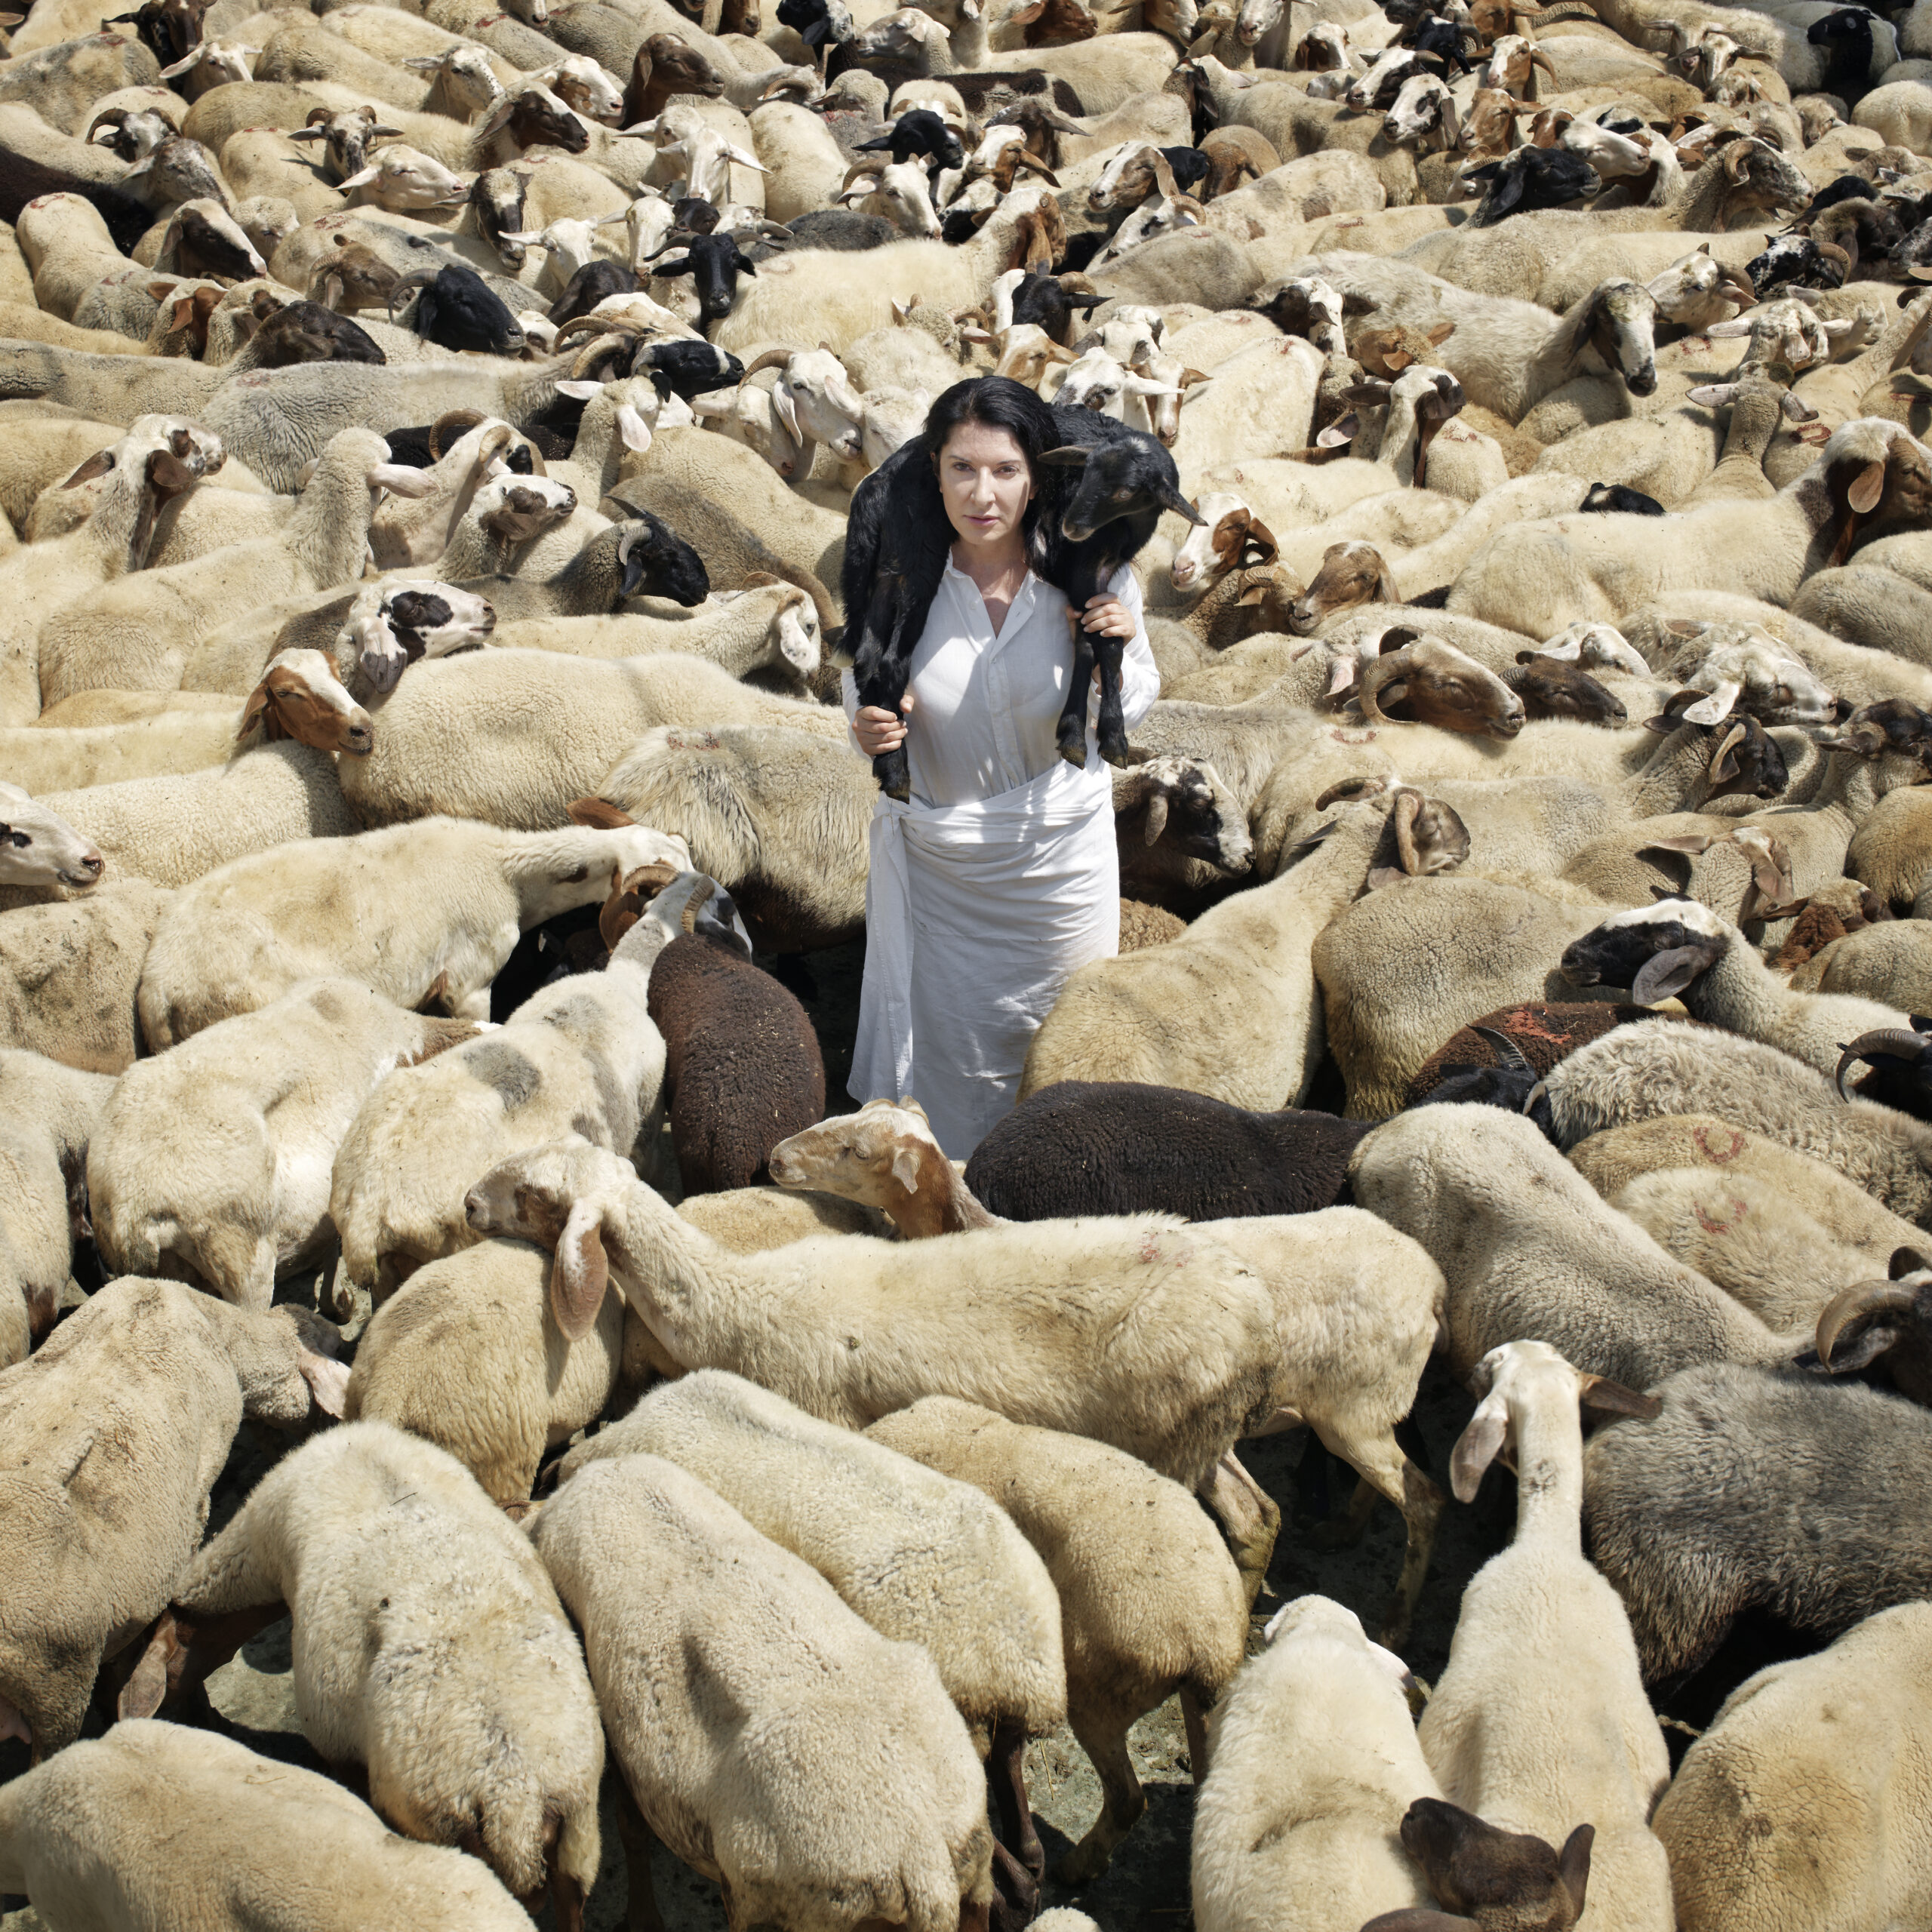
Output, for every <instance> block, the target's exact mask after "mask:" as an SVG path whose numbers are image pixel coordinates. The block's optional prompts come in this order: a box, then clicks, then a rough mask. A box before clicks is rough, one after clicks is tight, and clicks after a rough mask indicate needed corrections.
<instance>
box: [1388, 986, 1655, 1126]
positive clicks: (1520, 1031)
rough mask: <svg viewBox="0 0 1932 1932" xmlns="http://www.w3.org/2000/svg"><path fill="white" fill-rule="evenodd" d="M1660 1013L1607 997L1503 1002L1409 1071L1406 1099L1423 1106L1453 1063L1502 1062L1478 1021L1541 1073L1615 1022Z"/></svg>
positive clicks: (1487, 1064)
mask: <svg viewBox="0 0 1932 1932" xmlns="http://www.w3.org/2000/svg"><path fill="white" fill-rule="evenodd" d="M1655 1017H1657V1016H1656V1015H1654V1014H1652V1013H1651V1011H1650V1009H1649V1008H1647V1007H1641V1006H1617V1005H1613V1004H1611V1003H1610V1002H1609V1001H1607V1000H1593V1001H1574V1002H1571V1001H1564V1002H1561V1003H1559V1002H1558V1001H1553V1000H1532V1001H1528V1002H1527V1003H1525V1004H1519V1005H1516V1006H1500V1007H1498V1008H1497V1009H1496V1011H1494V1012H1493V1013H1485V1014H1483V1015H1482V1017H1481V1018H1480V1019H1477V1020H1471V1021H1470V1022H1469V1024H1468V1025H1467V1026H1460V1027H1458V1028H1457V1029H1456V1031H1455V1032H1453V1033H1451V1035H1449V1037H1448V1038H1447V1039H1446V1040H1444V1041H1443V1043H1442V1044H1441V1046H1439V1047H1438V1048H1436V1050H1435V1052H1433V1053H1432V1054H1430V1055H1429V1057H1428V1059H1426V1060H1424V1061H1423V1063H1422V1065H1421V1066H1420V1067H1418V1068H1417V1069H1416V1071H1415V1072H1414V1073H1413V1074H1411V1075H1410V1076H1409V1084H1408V1088H1407V1092H1406V1093H1405V1094H1404V1097H1403V1100H1402V1104H1403V1105H1404V1106H1407V1107H1419V1106H1422V1105H1423V1103H1424V1102H1425V1101H1426V1100H1428V1098H1429V1096H1430V1095H1431V1094H1433V1093H1434V1092H1435V1090H1436V1088H1438V1087H1439V1086H1440V1085H1441V1084H1442V1077H1443V1075H1444V1074H1445V1073H1447V1072H1448V1070H1449V1069H1450V1068H1451V1067H1452V1066H1500V1064H1501V1063H1500V1061H1499V1060H1497V1056H1496V1049H1495V1048H1494V1046H1492V1045H1491V1044H1490V1042H1489V1041H1487V1040H1485V1039H1484V1038H1482V1036H1481V1035H1480V1034H1478V1032H1476V1030H1475V1029H1477V1028H1478V1026H1487V1027H1490V1028H1491V1029H1494V1031H1495V1032H1499V1033H1506V1034H1508V1035H1509V1038H1511V1039H1512V1041H1515V1044H1516V1047H1517V1049H1518V1051H1519V1052H1521V1054H1522V1056H1523V1057H1524V1059H1525V1060H1527V1061H1528V1062H1529V1063H1530V1064H1531V1066H1533V1067H1534V1068H1535V1069H1536V1070H1537V1073H1538V1074H1539V1075H1541V1074H1545V1073H1547V1072H1549V1069H1551V1068H1552V1066H1555V1064H1556V1063H1557V1062H1558V1060H1567V1058H1568V1057H1570V1055H1571V1054H1573V1053H1574V1052H1575V1051H1577V1048H1579V1047H1581V1046H1586V1045H1588V1044H1589V1042H1590V1041H1592V1040H1595V1039H1599V1038H1601V1037H1602V1036H1603V1035H1604V1034H1605V1033H1607V1032H1609V1031H1610V1030H1611V1028H1612V1027H1613V1026H1622V1025H1623V1024H1624V1023H1625V1022H1626V1020H1650V1019H1653V1018H1655Z"/></svg>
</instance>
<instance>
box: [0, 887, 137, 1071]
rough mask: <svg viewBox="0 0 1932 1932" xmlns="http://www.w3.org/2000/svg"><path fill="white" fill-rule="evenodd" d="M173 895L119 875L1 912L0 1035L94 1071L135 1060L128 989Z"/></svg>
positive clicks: (116, 1067) (134, 1022)
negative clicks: (80, 891)
mask: <svg viewBox="0 0 1932 1932" xmlns="http://www.w3.org/2000/svg"><path fill="white" fill-rule="evenodd" d="M172 896H173V895H172V894H170V893H168V892H167V891H165V890H164V889H163V888H161V887H159V886H157V885H151V884H149V883H148V881H146V879H142V878H120V879H116V880H115V881H113V882H112V884H103V885H97V886H96V887H95V888H94V890H93V891H91V893H89V894H88V896H87V897H85V899H70V900H66V901H65V902H64V903H59V904H54V905H46V906H18V907H16V908H15V909H14V910H13V911H11V912H8V915H6V917H5V918H4V919H0V1044H5V1045H7V1046H10V1047H28V1048H32V1050H33V1051H35V1052H36V1053H43V1054H46V1055H47V1056H48V1058H49V1059H50V1060H60V1061H62V1062H63V1063H65V1064H66V1065H67V1066H77V1067H82V1068H85V1069H86V1070H87V1071H88V1072H93V1073H120V1072H124V1071H125V1069H127V1068H128V1067H129V1066H132V1065H133V1064H134V1056H135V1054H137V1052H138V1051H140V1028H139V1024H138V1022H137V1019H136V1017H135V1011H134V995H135V992H136V991H137V989H138V988H139V986H140V983H141V968H142V966H143V964H144V962H145V961H146V958H147V954H148V947H149V944H150V943H152V940H153V938H154V934H155V928H156V927H157V926H158V925H159V924H160V923H161V916H162V913H163V912H165V910H166V909H167V906H168V900H170V898H171V897H172Z"/></svg>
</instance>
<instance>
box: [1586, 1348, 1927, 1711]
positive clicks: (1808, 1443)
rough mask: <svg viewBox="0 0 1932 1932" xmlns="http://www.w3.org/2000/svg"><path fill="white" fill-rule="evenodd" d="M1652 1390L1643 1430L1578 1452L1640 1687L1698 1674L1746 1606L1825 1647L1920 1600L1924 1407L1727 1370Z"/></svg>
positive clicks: (1601, 1564) (1596, 1542)
mask: <svg viewBox="0 0 1932 1932" xmlns="http://www.w3.org/2000/svg"><path fill="white" fill-rule="evenodd" d="M1654 1393H1655V1394H1656V1395H1657V1396H1658V1397H1659V1398H1660V1400H1661V1401H1662V1402H1663V1412H1662V1414H1660V1415H1659V1416H1658V1417H1657V1420H1655V1421H1654V1422H1646V1423H1635V1422H1626V1423H1618V1424H1617V1426H1615V1427H1614V1428H1611V1429H1604V1430H1601V1431H1600V1432H1598V1434H1597V1435H1595V1436H1594V1437H1592V1438H1591V1441H1590V1444H1589V1447H1588V1448H1587V1449H1586V1451H1584V1455H1583V1520H1584V1523H1585V1525H1586V1528H1587V1529H1588V1531H1589V1537H1590V1547H1591V1550H1592V1553H1593V1555H1594V1556H1595V1561H1596V1564H1597V1567H1598V1568H1599V1569H1601V1571H1603V1573H1604V1575H1605V1576H1606V1577H1608V1578H1609V1579H1610V1580H1611V1583H1613V1584H1614V1586H1616V1589H1617V1594H1618V1595H1620V1596H1621V1597H1622V1598H1623V1604H1624V1607H1625V1608H1626V1610H1627V1611H1629V1614H1630V1628H1631V1631H1632V1634H1633V1635H1635V1638H1636V1639H1637V1651H1638V1656H1639V1657H1640V1658H1641V1660H1642V1663H1643V1668H1644V1680H1645V1681H1646V1682H1647V1683H1653V1684H1654V1683H1657V1682H1658V1681H1660V1680H1663V1679H1666V1678H1681V1676H1682V1675H1684V1674H1685V1673H1687V1672H1690V1671H1692V1670H1694V1669H1697V1666H1698V1665H1699V1664H1700V1663H1702V1662H1703V1660H1705V1659H1706V1658H1707V1657H1709V1656H1710V1654H1711V1653H1712V1651H1715V1649H1716V1647H1718V1644H1719V1643H1720V1642H1721V1641H1722V1640H1723V1638H1724V1632H1726V1630H1727V1629H1729V1627H1730V1624H1731V1623H1732V1621H1733V1620H1734V1619H1735V1618H1736V1617H1738V1616H1740V1614H1743V1612H1745V1611H1747V1610H1749V1609H1752V1608H1753V1607H1759V1608H1762V1609H1764V1610H1767V1611H1771V1612H1773V1613H1774V1614H1776V1615H1777V1616H1778V1617H1781V1618H1783V1620H1784V1621H1785V1622H1786V1623H1789V1624H1790V1625H1792V1626H1795V1628H1796V1629H1799V1630H1801V1631H1804V1632H1810V1633H1813V1634H1815V1635H1817V1636H1820V1637H1822V1638H1826V1639H1828V1640H1829V1638H1834V1637H1836V1636H1838V1635H1841V1634H1842V1633H1843V1632H1845V1631H1846V1630H1848V1629H1850V1628H1851V1626H1853V1625H1854V1624H1855V1623H1857V1622H1858V1621H1859V1620H1860V1619H1861V1618H1863V1617H1869V1616H1871V1615H1872V1613H1873V1612H1874V1611H1879V1610H1883V1609H1884V1608H1886V1607H1887V1606H1888V1605H1890V1604H1895V1603H1903V1602H1909V1601H1913V1600H1915V1599H1917V1598H1922V1597H1924V1596H1925V1595H1927V1577H1928V1575H1932V1560H1928V1558H1927V1546H1926V1537H1925V1533H1924V1527H1923V1518H1924V1483H1923V1479H1922V1472H1923V1471H1924V1468H1925V1466H1926V1463H1927V1457H1928V1454H1932V1417H1927V1413H1926V1411H1924V1410H1923V1409H1921V1408H1920V1407H1918V1406H1917V1405H1916V1404H1914V1403H1911V1402H1906V1401H1901V1400H1900V1398H1898V1397H1897V1396H1896V1395H1881V1394H1880V1393H1879V1392H1878V1391H1877V1390H1875V1389H1866V1388H1861V1387H1860V1386H1857V1385H1856V1384H1844V1385H1834V1384H1833V1383H1829V1382H1827V1381H1822V1380H1820V1379H1819V1378H1818V1377H1815V1376H1811V1375H1807V1374H1805V1373H1804V1371H1802V1370H1797V1369H1783V1370H1774V1369H1770V1368H1766V1367H1748V1366H1746V1365H1745V1364H1740V1363H1735V1362H1712V1363H1709V1364H1706V1365H1704V1366H1703V1367H1698V1368H1689V1369H1685V1370H1684V1371H1681V1373H1679V1374H1675V1375H1673V1376H1672V1377H1669V1379H1668V1380H1666V1381H1663V1382H1662V1383H1660V1384H1659V1385H1658V1386H1657V1389H1655V1391H1654Z"/></svg>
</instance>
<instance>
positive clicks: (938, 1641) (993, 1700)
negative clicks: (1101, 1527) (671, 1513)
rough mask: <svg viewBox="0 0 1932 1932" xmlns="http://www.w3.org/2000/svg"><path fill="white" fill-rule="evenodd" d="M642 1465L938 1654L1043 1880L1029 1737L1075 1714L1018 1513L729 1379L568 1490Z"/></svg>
mask: <svg viewBox="0 0 1932 1932" xmlns="http://www.w3.org/2000/svg"><path fill="white" fill-rule="evenodd" d="M636 1455H645V1456H653V1457H663V1459H664V1460H666V1462H669V1463H675V1464H676V1465H677V1466H678V1468H679V1469H682V1470H684V1471H685V1473H686V1474H687V1475H692V1476H695V1477H696V1478H697V1479H698V1480H699V1481H700V1482H702V1483H703V1484H706V1486H707V1487H709V1488H710V1489H711V1490H712V1491H714V1492H715V1494H717V1495H718V1496H719V1497H722V1498H723V1500H724V1501H725V1502H726V1503H729V1504H730V1505H731V1507H732V1508H733V1509H736V1510H737V1511H738V1512H739V1513H740V1515H743V1517H744V1518H745V1520H746V1522H748V1523H749V1524H750V1525H751V1527H752V1528H753V1529H755V1530H756V1531H758V1532H759V1533H760V1534H761V1535H765V1536H768V1537H771V1540H772V1541H773V1542H774V1543H777V1545H778V1546H779V1547H780V1549H789V1551H790V1552H792V1555H795V1556H798V1557H801V1558H803V1559H804V1561H806V1562H808V1563H809V1564H811V1566H812V1567H813V1568H814V1570H816V1571H817V1572H818V1573H819V1574H820V1576H822V1577H824V1579H825V1580H826V1582H827V1583H829V1584H830V1585H831V1586H832V1588H833V1589H835V1590H836V1591H837V1592H838V1595H839V1597H840V1599H841V1601H843V1602H844V1604H845V1605H846V1607H848V1609H850V1610H851V1611H854V1612H856V1613H857V1614H858V1615H859V1616H860V1617H863V1619H864V1620H865V1621H866V1623H869V1624H870V1625H871V1626H872V1628H873V1629H875V1630H876V1631H877V1632H878V1633H879V1635H881V1637H886V1638H891V1639H892V1640H893V1641H894V1642H897V1643H908V1644H923V1645H924V1647H925V1649H926V1652H927V1654H928V1655H929V1656H930V1657H931V1659H932V1660H933V1662H934V1665H935V1666H937V1669H938V1671H939V1674H940V1682H941V1683H943V1684H944V1685H945V1687H946V1695H947V1696H948V1697H950V1698H951V1699H952V1702H953V1703H954V1706H955V1707H956V1708H957V1709H958V1712H959V1715H961V1717H962V1718H964V1720H965V1721H966V1727H967V1729H968V1731H969V1732H970V1733H971V1736H972V1738H973V1743H974V1749H976V1750H977V1752H979V1753H980V1755H982V1756H986V1755H988V1754H989V1753H990V1754H991V1759H990V1764H989V1770H990V1772H991V1775H992V1780H993V1795H994V1798H995V1802H996V1803H997V1804H998V1807H999V1810H1000V1817H1001V1836H1002V1838H1003V1839H1004V1849H1005V1850H1007V1851H1008V1852H1009V1853H1010V1854H1012V1855H1014V1856H1015V1857H1017V1858H1018V1859H1019V1860H1020V1863H1022V1864H1023V1865H1024V1866H1026V1869H1027V1872H1028V1873H1029V1876H1030V1877H1031V1878H1032V1879H1033V1880H1034V1881H1038V1878H1040V1876H1041V1873H1042V1872H1043V1871H1044V1865H1045V1854H1044V1852H1043V1851H1042V1850H1041V1846H1040V1842H1039V1838H1038V1835H1037V1834H1036V1833H1035V1831H1034V1829H1033V1824H1032V1816H1031V1814H1030V1812H1029V1809H1028V1806H1027V1801H1026V1777H1025V1775H1024V1765H1023V1759H1024V1756H1025V1752H1026V1740H1027V1739H1028V1738H1029V1737H1041V1736H1044V1734H1046V1733H1047V1732H1048V1731H1049V1730H1051V1729H1052V1728H1053V1727H1054V1726H1055V1725H1056V1724H1059V1723H1060V1722H1061V1721H1063V1719H1064V1718H1065V1717H1066V1712H1067V1685H1066V1669H1065V1666H1064V1664H1063V1662H1062V1641H1061V1629H1060V1601H1059V1599H1058V1598H1057V1595H1055V1592H1054V1585H1053V1583H1052V1580H1051V1578H1050V1577H1049V1576H1048V1572H1047V1569H1046V1567H1045V1565H1044V1564H1043V1563H1042V1562H1041V1560H1040V1558H1039V1557H1038V1555H1036V1554H1035V1552H1034V1550H1033V1549H1032V1546H1031V1545H1030V1544H1029V1543H1028V1541H1027V1540H1026V1537H1024V1536H1023V1535H1022V1534H1021V1533H1020V1531H1019V1530H1018V1529H1017V1527H1015V1526H1014V1523H1013V1521H1011V1518H1009V1517H1008V1516H1007V1515H1005V1514H1004V1512H1002V1511H1001V1509H999V1508H998V1506H996V1505H995V1503H992V1502H989V1500H987V1499H986V1497H984V1496H983V1495H981V1494H980V1491H979V1490H978V1489H977V1487H974V1486H972V1485H971V1484H967V1483H964V1482H960V1481H955V1480H954V1479H953V1478H951V1477H949V1476H946V1475H937V1474H934V1473H933V1472H931V1471H930V1470H929V1469H926V1468H924V1466H921V1464H920V1463H918V1462H917V1461H915V1460H913V1459H912V1458H910V1457H905V1456H902V1455H900V1454H898V1453H897V1451H894V1450H893V1449H891V1448H890V1447H882V1446H881V1445H880V1444H878V1443H877V1442H875V1441H870V1440H868V1439H867V1438H865V1437H863V1436H854V1435H852V1434H851V1432H848V1431H847V1430H844V1429H838V1428H836V1427H835V1426H833V1425H832V1424H831V1423H824V1422H820V1421H819V1420H817V1418H815V1417H811V1416H809V1415H807V1414H804V1413H803V1412H802V1411H800V1410H798V1409H796V1408H795V1407H792V1404H790V1403H789V1402H788V1401H785V1400H784V1399H783V1398H782V1397H780V1396H777V1395H772V1394H771V1393H770V1392H768V1391H767V1390H765V1389H760V1388H758V1387H757V1386H755V1384H753V1383H749V1382H746V1381H744V1380H742V1379H741V1378H740V1377H737V1376H735V1375H731V1374H726V1373H724V1372H723V1371H720V1370H717V1369H700V1370H699V1371H697V1373H696V1374H692V1375H688V1376H685V1377H681V1379H679V1380H677V1381H675V1382H672V1383H666V1384H664V1385H663V1386H662V1387H660V1389H657V1390H656V1391H654V1392H653V1393H651V1395H647V1396H646V1397H645V1399H644V1400H643V1401H641V1402H640V1403H639V1404H638V1406H637V1407H635V1409H633V1410H632V1411H631V1413H630V1414H629V1416H627V1417H626V1418H625V1419H624V1420H623V1421H622V1422H620V1423H615V1424H614V1425H613V1426H611V1427H610V1428H608V1429H602V1430H600V1431H599V1432H598V1434H597V1435H595V1436H593V1437H592V1438H591V1439H590V1440H589V1441H587V1442H586V1443H584V1444H583V1445H582V1446H581V1447H579V1448H577V1449H574V1450H573V1451H571V1454H569V1455H568V1456H567V1457H565V1459H564V1462H563V1465H562V1467H561V1470H560V1471H559V1472H558V1473H559V1480H560V1481H562V1482H564V1483H566V1484H568V1482H569V1481H571V1480H572V1478H574V1477H575V1475H577V1472H578V1471H580V1469H585V1468H587V1467H588V1466H590V1465H591V1464H592V1463H595V1462H599V1461H601V1460H605V1459H607V1458H608V1457H628V1456H636ZM995 1857H998V1854H995ZM1002 1863H1004V1861H1002Z"/></svg>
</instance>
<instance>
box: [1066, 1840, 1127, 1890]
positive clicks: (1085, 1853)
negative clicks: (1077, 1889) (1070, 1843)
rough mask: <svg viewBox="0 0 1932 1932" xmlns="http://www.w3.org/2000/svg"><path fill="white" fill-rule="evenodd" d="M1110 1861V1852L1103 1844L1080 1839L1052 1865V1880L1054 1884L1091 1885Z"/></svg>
mask: <svg viewBox="0 0 1932 1932" xmlns="http://www.w3.org/2000/svg"><path fill="white" fill-rule="evenodd" d="M1110 1863H1112V1854H1110V1853H1109V1852H1108V1850H1106V1847H1104V1846H1101V1845H1097V1844H1094V1843H1093V1842H1092V1841H1091V1839H1082V1840H1081V1842H1080V1843H1079V1844H1077V1845H1075V1847H1073V1849H1072V1850H1071V1851H1069V1853H1068V1854H1066V1857H1064V1858H1063V1859H1062V1860H1060V1863H1058V1864H1057V1865H1056V1866H1054V1869H1053V1881H1054V1884H1056V1885H1091V1884H1092V1883H1093V1882H1094V1880H1095V1879H1096V1878H1099V1877H1100V1875H1101V1873H1102V1872H1105V1871H1106V1869H1107V1867H1108V1866H1109V1864H1110Z"/></svg>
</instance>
